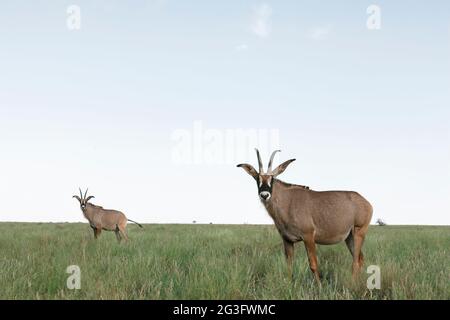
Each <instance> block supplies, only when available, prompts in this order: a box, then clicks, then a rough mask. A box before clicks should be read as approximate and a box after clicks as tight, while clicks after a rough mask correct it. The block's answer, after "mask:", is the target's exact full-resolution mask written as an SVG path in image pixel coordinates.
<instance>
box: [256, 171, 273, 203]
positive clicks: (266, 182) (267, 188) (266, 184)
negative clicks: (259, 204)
mask: <svg viewBox="0 0 450 320" xmlns="http://www.w3.org/2000/svg"><path fill="white" fill-rule="evenodd" d="M257 183H258V194H259V198H260V199H261V200H262V201H269V200H270V198H271V197H272V186H273V176H271V175H258V180H257Z"/></svg>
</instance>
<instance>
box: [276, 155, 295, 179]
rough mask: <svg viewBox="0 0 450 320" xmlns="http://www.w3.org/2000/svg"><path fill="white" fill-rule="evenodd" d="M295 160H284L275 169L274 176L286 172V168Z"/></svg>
mask: <svg viewBox="0 0 450 320" xmlns="http://www.w3.org/2000/svg"><path fill="white" fill-rule="evenodd" d="M294 161H295V159H291V160H288V161H285V162H283V163H282V164H280V165H279V166H278V167H277V168H276V169H275V170H273V172H272V175H273V176H274V177H276V176H279V175H280V174H282V173H283V172H284V170H286V168H287V167H288V165H290V164H291V162H294Z"/></svg>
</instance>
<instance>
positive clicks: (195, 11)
mask: <svg viewBox="0 0 450 320" xmlns="http://www.w3.org/2000/svg"><path fill="white" fill-rule="evenodd" d="M72 4H75V5H78V6H79V7H80V9H81V30H79V31H69V30H68V28H67V26H66V19H67V13H66V10H67V7H68V6H69V5H72ZM371 4H377V5H379V6H380V8H381V19H382V20H381V30H368V29H367V27H366V20H367V18H368V15H367V13H366V9H367V7H368V6H369V5H371ZM1 8H2V10H0V39H1V41H0V147H1V148H0V150H1V157H0V193H1V195H2V196H1V199H2V206H1V208H0V220H3V221H5V220H6V221H83V217H82V215H81V212H80V211H79V208H78V206H77V204H76V201H75V200H73V199H71V196H72V195H73V194H74V193H75V192H76V190H77V188H78V186H80V187H90V189H91V190H92V193H93V194H95V196H96V203H98V204H101V205H103V206H105V207H108V208H117V209H120V210H123V211H124V212H125V213H126V214H127V215H128V216H129V217H130V218H131V219H134V220H138V221H142V222H180V223H185V222H191V221H192V220H196V221H199V222H205V223H209V222H214V223H244V222H247V223H270V222H271V220H270V218H269V217H268V216H267V214H266V213H265V211H264V209H263V208H262V206H261V205H260V204H259V200H258V196H257V190H256V187H255V184H254V182H253V181H252V180H251V178H250V177H248V176H247V175H246V174H245V173H244V172H243V171H242V170H239V169H237V168H235V164H234V163H233V164H217V165H190V164H186V165H176V164H174V163H173V161H172V158H171V153H172V151H173V148H174V141H172V140H171V136H172V134H173V133H174V131H176V130H179V129H186V130H191V129H192V127H193V125H194V122H195V121H201V122H202V123H203V125H204V126H205V127H207V128H210V129H217V130H222V131H225V130H230V129H231V130H233V129H239V128H242V129H249V128H256V129H277V130H279V134H280V146H281V148H282V149H283V152H282V153H281V154H280V155H279V158H277V162H278V161H280V160H285V159H288V158H292V157H295V158H297V161H296V162H295V163H293V164H292V165H291V166H290V167H289V168H288V170H286V172H285V173H284V174H283V175H282V176H281V177H280V178H281V179H283V180H285V181H288V182H293V183H300V184H306V185H310V186H311V187H312V188H313V189H316V190H327V189H349V190H356V191H359V192H360V193H361V194H363V195H364V196H365V197H366V198H368V200H369V201H370V202H371V203H372V204H373V206H374V208H375V212H374V220H375V219H376V218H378V217H382V218H384V219H385V220H387V222H388V223H394V224H450V200H449V194H450V129H449V128H450V109H449V107H450V92H449V89H450V86H449V85H450V3H449V2H448V1H433V2H428V1H406V0H402V1H400V0H398V1H356V0H355V1H321V2H320V5H319V4H318V2H317V1H177V0H153V1H144V0H141V1H119V0H108V1H106V0H102V1H95V0H92V1H81V0H79V1H49V0H42V1H4V2H2V6H1ZM264 8H265V9H264ZM261 149H262V150H261V151H262V154H263V157H264V162H265V163H267V158H268V156H269V152H270V150H265V149H264V148H263V147H262V146H261ZM237 162H250V163H252V164H254V165H255V164H256V158H255V156H254V155H253V153H252V154H251V156H249V157H246V158H244V159H239V161H237Z"/></svg>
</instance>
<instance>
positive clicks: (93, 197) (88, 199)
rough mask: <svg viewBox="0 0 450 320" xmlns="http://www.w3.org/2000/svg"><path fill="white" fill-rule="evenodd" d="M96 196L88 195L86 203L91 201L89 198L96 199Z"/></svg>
mask: <svg viewBox="0 0 450 320" xmlns="http://www.w3.org/2000/svg"><path fill="white" fill-rule="evenodd" d="M94 198H95V197H94V196H89V197H87V199H86V201H85V202H86V203H88V202H89V200H91V199H94Z"/></svg>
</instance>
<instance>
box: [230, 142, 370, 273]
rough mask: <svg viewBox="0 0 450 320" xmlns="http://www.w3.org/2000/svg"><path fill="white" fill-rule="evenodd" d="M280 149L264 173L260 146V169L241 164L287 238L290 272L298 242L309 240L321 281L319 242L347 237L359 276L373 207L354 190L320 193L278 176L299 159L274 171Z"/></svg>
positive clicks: (314, 269) (308, 249) (311, 257)
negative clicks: (317, 248) (295, 245)
mask: <svg viewBox="0 0 450 320" xmlns="http://www.w3.org/2000/svg"><path fill="white" fill-rule="evenodd" d="M279 151H280V150H276V151H274V152H273V153H272V155H271V157H270V160H269V165H268V169H267V173H264V172H263V165H262V161H261V157H260V155H259V151H258V150H257V149H256V155H257V157H258V164H259V172H257V171H256V170H255V169H254V168H253V167H252V166H251V165H249V164H239V165H238V167H240V168H243V169H244V170H245V171H246V172H247V173H248V174H249V175H251V176H252V177H253V178H254V179H255V180H256V184H257V186H258V194H259V197H260V199H261V201H262V203H263V205H264V206H265V208H266V210H267V212H268V213H269V215H270V216H271V217H272V219H273V221H274V222H275V226H276V228H277V229H278V232H279V233H280V235H281V237H282V238H283V244H284V252H285V256H286V259H287V263H288V268H289V275H290V276H292V263H293V256H294V243H296V242H299V241H303V242H304V243H305V247H306V252H307V254H308V260H309V266H310V268H311V271H312V272H313V273H314V276H315V278H316V280H317V281H318V282H320V278H319V272H318V268H317V256H316V244H325V245H329V244H337V243H339V242H342V241H344V240H345V243H346V245H347V247H348V249H349V250H350V253H351V254H352V256H353V264H352V270H353V276H356V275H357V274H358V272H359V270H360V268H361V267H362V266H363V264H364V256H363V253H362V251H361V247H362V245H363V242H364V238H365V235H366V233H367V230H368V227H369V223H370V220H371V218H372V211H373V210H372V206H371V205H370V203H369V202H368V201H367V200H366V199H364V198H363V197H362V196H361V195H359V194H358V193H356V192H353V191H320V192H319V191H313V190H310V189H309V188H307V187H305V186H300V185H295V184H289V183H285V182H283V181H281V180H278V179H276V177H277V176H278V175H280V174H281V173H283V172H284V170H286V168H287V167H288V165H289V164H290V163H291V162H293V161H295V159H291V160H288V161H286V162H283V163H282V164H280V165H279V166H278V167H277V168H276V169H275V170H272V162H273V158H274V156H275V154H276V153H277V152H279Z"/></svg>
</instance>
